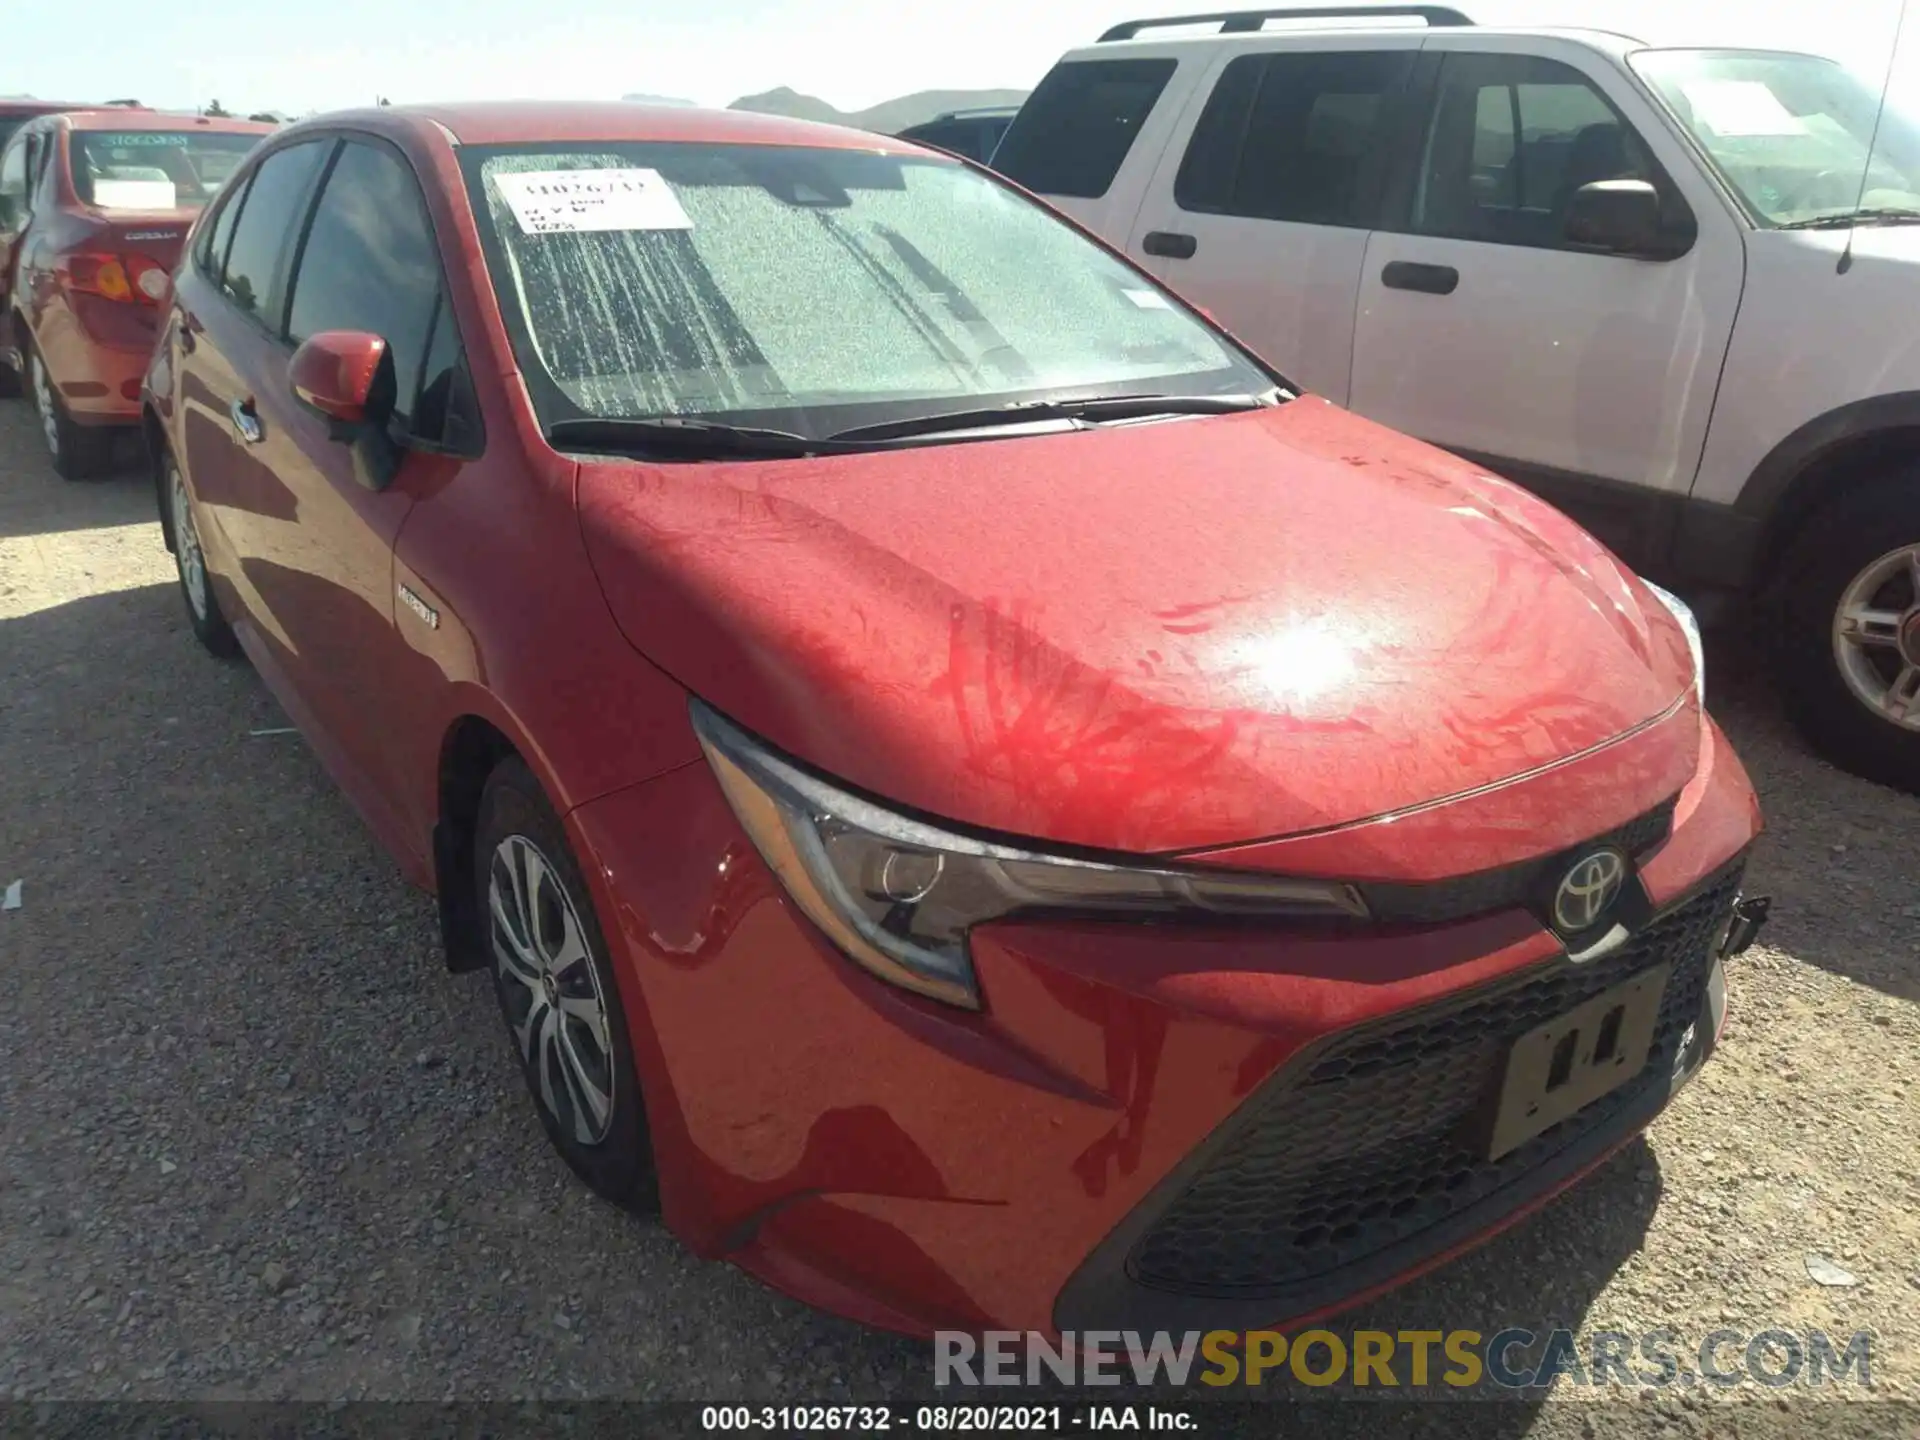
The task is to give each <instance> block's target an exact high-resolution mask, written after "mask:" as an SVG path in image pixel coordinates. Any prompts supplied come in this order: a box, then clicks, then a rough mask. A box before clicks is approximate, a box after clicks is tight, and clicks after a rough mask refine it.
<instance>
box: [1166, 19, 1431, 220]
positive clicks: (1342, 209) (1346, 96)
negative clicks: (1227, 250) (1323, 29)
mask: <svg viewBox="0 0 1920 1440" xmlns="http://www.w3.org/2000/svg"><path fill="white" fill-rule="evenodd" d="M1412 65H1413V55H1412V53H1411V52H1406V51H1356V52H1352V53H1346V52H1318V51H1311V52H1301V53H1293V54H1276V55H1242V56H1239V57H1237V58H1235V59H1233V60H1231V61H1229V62H1228V63H1227V66H1226V68H1225V69H1224V70H1222V71H1221V73H1220V79H1219V82H1218V83H1217V84H1216V85H1215V86H1214V90H1213V93H1212V94H1211V95H1209V96H1208V97H1207V104H1206V108H1205V109H1203V110H1202V111H1201V112H1200V119H1199V121H1198V122H1197V123H1196V125H1195V126H1194V132H1193V138H1192V139H1191V140H1190V141H1189V142H1188V145H1187V153H1186V155H1185V156H1184V157H1182V159H1181V162H1180V171H1179V174H1178V175H1177V176H1176V177H1175V179H1174V201H1175V203H1176V204H1178V205H1179V206H1180V208H1181V209H1183V210H1188V211H1200V212H1206V213H1212V214H1217V215H1241V216H1246V217H1248V218H1252V219H1260V220H1291V221H1295V222H1298V223H1301V224H1308V225H1341V226H1358V227H1361V228H1365V227H1367V226H1369V225H1371V224H1372V220H1373V208H1374V191H1373V187H1372V181H1373V178H1374V177H1375V175H1376V174H1377V173H1378V172H1377V167H1376V165H1375V163H1374V162H1375V160H1376V159H1377V157H1378V156H1379V154H1380V153H1381V150H1382V139H1381V129H1382V122H1383V120H1384V119H1385V115H1386V103H1387V99H1388V97H1389V96H1390V95H1391V94H1392V93H1393V92H1394V91H1395V90H1397V89H1398V88H1399V87H1400V86H1401V85H1402V84H1404V83H1405V81H1406V77H1407V73H1408V71H1409V70H1410V69H1411V68H1412Z"/></svg>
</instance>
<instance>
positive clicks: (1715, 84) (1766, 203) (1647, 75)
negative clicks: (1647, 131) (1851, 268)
mask: <svg viewBox="0 0 1920 1440" xmlns="http://www.w3.org/2000/svg"><path fill="white" fill-rule="evenodd" d="M1633 65H1634V68H1635V69H1636V70H1638V71H1639V72H1640V75H1641V77H1642V78H1643V79H1645V80H1646V81H1647V83H1648V84H1649V85H1651V86H1652V87H1653V89H1654V90H1655V91H1656V92H1657V93H1658V94H1659V96H1660V98H1661V99H1662V100H1663V101H1665V102H1666V105H1667V107H1668V108H1669V109H1670V110H1672V111H1673V113H1674V115H1675V116H1676V117H1678V119H1679V121H1680V123H1681V125H1682V126H1684V127H1685V128H1686V129H1688V130H1690V131H1692V132H1693V134H1694V136H1695V137H1696V138H1697V139H1698V140H1699V142H1700V144H1701V145H1702V147H1704V148H1705V150H1706V152H1707V154H1708V155H1709V156H1710V157H1711V158H1712V160H1713V163H1714V164H1715V165H1716V166H1717V167H1718V168H1719V170H1720V173H1721V174H1722V175H1724V176H1725V177H1726V179H1727V181H1728V183H1729V184H1731V185H1732V186H1733V187H1734V189H1736V190H1737V191H1739V192H1740V194H1741V195H1742V196H1743V197H1744V198H1745V199H1746V202H1747V205H1748V207H1749V208H1750V209H1751V210H1752V211H1753V212H1754V214H1755V215H1756V216H1758V217H1759V218H1760V220H1761V221H1762V222H1763V223H1766V224H1771V225H1792V224H1805V223H1807V222H1818V221H1820V220H1822V219H1825V218H1828V217H1832V216H1845V215H1849V214H1851V213H1852V212H1853V210H1854V207H1855V205H1856V204H1858V205H1859V206H1860V208H1862V209H1864V210H1870V211H1904V210H1911V211H1914V212H1916V213H1920V143H1917V142H1920V137H1916V134H1915V131H1914V128H1913V125H1912V123H1911V121H1909V120H1908V119H1907V118H1906V117H1905V116H1903V115H1901V114H1900V113H1899V112H1898V110H1897V109H1896V108H1894V107H1891V106H1890V107H1889V108H1888V110H1887V114H1886V118H1885V120H1884V122H1883V123H1882V124H1881V127H1880V139H1879V143H1878V144H1873V138H1872V137H1873V121H1874V113H1875V111H1876V110H1878V108H1879V104H1880V97H1879V95H1878V94H1877V93H1876V92H1875V91H1874V90H1873V89H1872V88H1871V87H1870V86H1869V85H1868V84H1867V83H1866V82H1865V81H1863V80H1861V79H1860V78H1859V77H1858V76H1856V75H1854V74H1853V73H1852V72H1850V71H1848V70H1847V69H1845V68H1844V67H1843V66H1841V65H1838V64H1836V63H1835V62H1833V61H1831V60H1822V59H1819V58H1818V57H1816V56H1813V55H1793V54H1785V53H1768V52H1763V51H1737V50H1649V51H1643V52H1641V53H1640V54H1638V55H1636V56H1634V57H1633ZM1869 145H1873V165H1872V168H1871V169H1870V170H1869V169H1868V167H1867V149H1868V146H1869ZM1863 175H1864V177H1865V180H1866V187H1865V194H1864V195H1863V194H1862V193H1861V180H1862V177H1863Z"/></svg>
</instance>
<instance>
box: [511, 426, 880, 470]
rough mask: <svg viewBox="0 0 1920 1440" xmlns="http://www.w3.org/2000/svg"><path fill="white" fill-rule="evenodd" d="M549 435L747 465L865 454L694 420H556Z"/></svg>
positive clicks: (586, 444)
mask: <svg viewBox="0 0 1920 1440" xmlns="http://www.w3.org/2000/svg"><path fill="white" fill-rule="evenodd" d="M546 433H547V439H548V441H550V442H551V443H552V444H553V445H555V446H556V447H560V448H570V449H576V450H610V451H613V452H615V453H619V454H625V453H628V452H630V451H634V450H648V451H651V450H659V451H665V452H667V453H669V454H671V455H674V456H677V457H680V458H696V459H708V458H713V457H716V456H737V457H739V458H740V459H743V460H781V459H798V458H800V457H802V456H805V455H833V454H844V453H846V452H848V451H851V450H858V449H861V448H863V447H860V446H857V445H843V444H840V443H838V442H837V441H834V440H815V439H813V438H812V437H811V436H807V435H801V434H799V433H798V432H796V431H793V430H768V429H762V428H761V427H759V426H754V425H727V424H724V423H722V422H721V421H718V420H702V419H699V418H697V417H695V416H692V415H635V416H587V417H585V418H582V419H579V420H556V421H554V422H553V424H551V425H549V426H548V427H547V432H546Z"/></svg>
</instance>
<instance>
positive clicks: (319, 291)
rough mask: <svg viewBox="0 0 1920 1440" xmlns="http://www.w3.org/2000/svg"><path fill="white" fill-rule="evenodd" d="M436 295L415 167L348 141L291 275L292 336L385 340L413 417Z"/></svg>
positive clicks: (436, 269) (406, 412) (400, 407)
mask: <svg viewBox="0 0 1920 1440" xmlns="http://www.w3.org/2000/svg"><path fill="white" fill-rule="evenodd" d="M439 294H440V255H439V251H438V249H437V248H436V246H435V245H434V242H433V231H432V229H431V228H430V226H429V225H428V222H427V212H426V205H425V202H424V201H423V200H422V198H421V195H420V186H419V184H418V182H417V181H415V179H414V178H413V171H412V170H411V169H409V168H408V166H407V165H406V163H405V162H404V161H402V160H401V159H400V158H399V156H397V155H395V154H393V153H392V152H390V151H388V150H387V149H385V148H384V147H381V146H375V145H369V144H363V143H361V142H359V141H349V142H348V143H347V144H346V145H345V146H344V147H343V148H342V149H341V151H340V158H339V160H338V161H336V162H335V164H334V167H333V169H332V171H331V172H330V173H329V174H328V176H327V182H326V188H325V189H324V190H322V191H321V192H320V203H319V204H318V205H317V206H315V207H314V212H313V225H312V227H311V229H309V230H308V232H307V238H306V241H305V243H304V244H303V245H302V246H301V252H300V261H299V270H298V273H297V274H296V276H295V277H294V280H293V306H292V309H291V310H290V311H289V312H288V315H287V330H288V334H289V337H290V338H291V339H292V340H293V341H294V342H295V343H298V342H300V341H302V340H305V339H307V338H309V337H310V336H313V335H317V334H318V333H319V332H320V331H322V330H361V331H365V332H367V333H368V334H372V335H378V336H380V337H381V338H382V339H384V340H385V341H386V342H387V353H388V354H390V355H391V356H392V357H393V373H394V380H395V382H396V384H397V386H398V389H399V400H398V403H397V406H396V411H397V413H398V414H399V415H400V417H401V418H402V419H408V418H411V416H412V413H413V408H414V397H415V395H416V394H417V393H418V391H419V386H420V370H421V365H422V362H423V360H424V358H425V356H426V353H427V347H428V343H429V340H430V336H431V331H432V329H433V324H434V314H435V309H436V306H437V303H438V297H439Z"/></svg>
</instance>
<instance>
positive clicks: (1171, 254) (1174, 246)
mask: <svg viewBox="0 0 1920 1440" xmlns="http://www.w3.org/2000/svg"><path fill="white" fill-rule="evenodd" d="M1140 248H1141V249H1142V250H1144V251H1146V252H1147V254H1149V255H1158V256H1160V257H1161V258H1162V259H1166V260H1191V259H1192V258H1193V252H1194V251H1196V250H1198V249H1199V248H1200V242H1199V241H1198V240H1196V239H1194V238H1193V236H1191V235H1181V234H1179V233H1178V232H1176V231H1173V230H1149V231H1148V232H1147V233H1146V236H1145V238H1143V239H1142V240H1141V241H1140Z"/></svg>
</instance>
